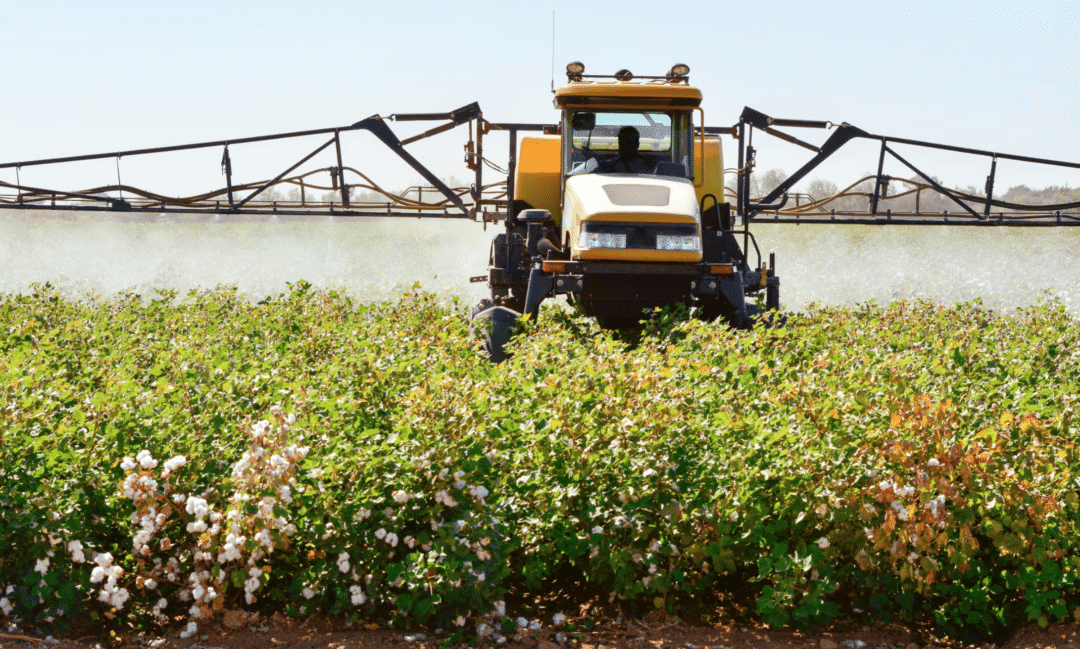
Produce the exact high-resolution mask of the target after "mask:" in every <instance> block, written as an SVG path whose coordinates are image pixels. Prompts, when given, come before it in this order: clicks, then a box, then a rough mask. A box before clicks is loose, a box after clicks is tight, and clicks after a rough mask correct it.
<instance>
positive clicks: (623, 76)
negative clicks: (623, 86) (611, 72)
mask: <svg viewBox="0 0 1080 649" xmlns="http://www.w3.org/2000/svg"><path fill="white" fill-rule="evenodd" d="M615 78H616V79H618V80H619V81H630V80H631V79H633V78H634V73H633V72H631V71H629V70H627V69H626V68H623V69H622V70H619V71H618V72H616V73H615Z"/></svg>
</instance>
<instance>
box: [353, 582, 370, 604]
mask: <svg viewBox="0 0 1080 649" xmlns="http://www.w3.org/2000/svg"><path fill="white" fill-rule="evenodd" d="M349 600H350V601H351V602H352V605H353V606H363V605H364V602H366V601H367V594H365V593H364V589H363V588H361V587H360V586H357V585H355V584H354V585H352V586H349Z"/></svg>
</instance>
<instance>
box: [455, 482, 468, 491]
mask: <svg viewBox="0 0 1080 649" xmlns="http://www.w3.org/2000/svg"><path fill="white" fill-rule="evenodd" d="M468 486H469V483H468V482H465V481H464V480H458V481H457V482H455V483H454V489H464V488H465V487H468Z"/></svg>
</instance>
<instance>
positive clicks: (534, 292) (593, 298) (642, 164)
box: [485, 62, 779, 327]
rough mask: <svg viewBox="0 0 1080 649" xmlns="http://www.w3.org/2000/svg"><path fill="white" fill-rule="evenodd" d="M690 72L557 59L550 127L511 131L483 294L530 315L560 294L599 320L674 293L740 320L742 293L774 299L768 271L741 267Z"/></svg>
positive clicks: (635, 313) (657, 304)
mask: <svg viewBox="0 0 1080 649" xmlns="http://www.w3.org/2000/svg"><path fill="white" fill-rule="evenodd" d="M689 71H690V70H689V67H687V66H685V65H676V66H673V67H672V69H671V70H670V71H669V72H668V73H667V74H666V75H664V76H657V77H635V76H634V75H633V74H632V73H631V72H629V71H628V70H620V71H619V72H616V73H615V74H614V75H586V74H585V71H584V66H583V65H582V64H581V63H578V62H574V63H571V64H570V65H568V66H567V83H565V84H563V85H562V86H560V87H559V88H557V89H556V90H555V107H556V108H558V109H559V110H560V112H561V119H560V123H559V129H558V130H559V135H558V136H554V135H550V136H535V137H525V138H523V139H522V142H521V149H520V154H519V156H518V165H517V167H516V169H515V173H514V177H513V179H512V180H513V183H514V184H513V190H514V197H515V199H516V200H515V201H514V203H513V204H512V205H511V206H510V213H509V216H508V218H507V221H506V226H507V231H506V233H505V234H500V235H498V236H497V237H496V239H495V241H494V242H493V245H492V254H491V265H490V279H489V283H490V286H491V287H492V301H491V305H501V306H502V307H503V308H506V309H509V310H511V311H515V312H519V313H525V314H529V315H531V316H532V317H536V316H537V315H538V313H539V305H540V303H541V302H542V301H543V300H544V299H546V298H547V297H552V296H555V295H560V294H565V295H566V296H567V298H568V299H569V301H570V302H571V303H572V304H574V305H576V306H577V308H579V309H580V310H581V311H582V312H583V313H585V314H586V315H589V316H593V317H595V318H596V320H597V322H598V323H599V324H600V325H601V326H603V327H625V326H633V325H635V324H636V323H637V322H639V321H640V320H641V319H643V318H644V317H646V316H647V312H648V311H650V310H653V309H657V308H662V307H667V306H672V305H676V304H684V305H687V306H689V307H692V308H696V310H697V312H698V313H699V314H701V315H702V316H704V317H706V318H709V319H714V318H717V317H724V318H725V319H726V320H727V321H728V322H730V323H731V324H732V325H734V326H737V327H747V326H750V324H751V323H752V320H753V315H754V314H755V309H754V307H753V305H751V304H750V303H748V301H747V299H746V297H747V296H748V295H754V294H757V293H758V292H760V291H766V290H767V299H766V302H767V304H768V305H769V306H772V307H774V308H775V307H776V306H777V305H778V302H779V297H778V295H779V281H778V280H777V279H776V278H775V277H774V276H773V275H772V272H771V271H767V270H766V268H765V266H763V265H761V264H760V261H759V265H758V267H757V268H753V269H752V268H750V266H749V265H748V264H747V259H746V255H745V254H744V253H743V247H740V245H739V243H738V242H737V241H736V239H735V237H734V235H733V233H732V230H731V228H732V223H731V217H730V209H729V207H728V205H727V203H726V202H723V200H722V198H721V197H723V196H724V178H723V156H722V152H721V147H720V139H719V136H718V135H711V136H707V135H706V133H705V129H704V128H703V127H695V122H699V123H701V124H703V123H704V113H703V111H702V109H701V100H702V94H701V91H700V90H699V89H698V88H695V87H693V86H691V85H690V83H689V77H688V76H687V75H688V74H689ZM485 306H490V305H485Z"/></svg>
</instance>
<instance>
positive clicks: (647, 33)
mask: <svg viewBox="0 0 1080 649" xmlns="http://www.w3.org/2000/svg"><path fill="white" fill-rule="evenodd" d="M675 8H676V7H675V5H672V4H671V3H657V2H638V1H633V0H631V1H623V2H590V3H581V2H564V1H562V0H559V1H556V2H548V3H543V2H530V3H511V2H470V1H467V0H463V1H459V2H452V3H449V2H439V3H435V2H407V1H400V2H394V3H390V2H380V3H369V2H356V1H354V2H340V1H331V0H324V1H320V0H308V1H306V2H303V3H300V2H278V1H273V0H267V1H262V2H245V1H228V2H226V1H222V0H215V1H213V2H203V1H200V0H189V1H185V2H176V1H150V0H142V1H140V2H121V1H111V2H110V1H104V0H102V1H98V2H85V1H82V2H61V1H57V0H35V1H34V2H26V1H23V0H0V21H2V24H3V28H2V29H3V31H4V34H3V37H2V38H0V61H3V72H2V73H0V83H2V90H0V162H16V161H23V160H33V159H40V158H47V157H53V156H65V155H76V154H87V153H98V152H105V151H115V150H123V149H131V148H141V147H153V146H162V145H170V144H180V143H189V142H200V141H209V140H218V139H229V138H238V137H246V136H254V135H263V134H268V133H276V132H284V131H294V130H303V129H313V128H321V127H332V126H342V125H348V124H352V123H354V122H356V121H358V120H360V119H362V118H364V117H367V116H369V115H373V114H381V115H389V114H391V113H408V112H442V111H448V110H451V109H453V108H457V107H459V106H463V105H465V104H468V103H470V102H473V101H476V102H479V104H480V106H481V108H482V109H483V111H484V116H485V117H486V118H487V119H489V120H491V121H495V122H500V121H501V122H540V123H554V122H555V121H556V120H557V117H558V116H557V114H556V111H555V110H554V108H553V106H552V102H551V83H552V68H553V61H554V72H555V79H554V80H555V83H556V84H557V83H559V82H560V81H562V80H565V74H564V72H563V70H564V68H565V65H566V63H568V62H569V61H573V60H579V61H582V62H584V64H585V66H586V72H587V73H603V74H610V73H613V72H614V71H615V70H617V69H619V68H628V69H630V70H632V71H634V72H635V73H637V74H642V75H645V74H663V73H664V72H666V71H667V69H668V68H669V67H670V66H671V65H672V64H674V63H677V62H679V63H686V64H688V65H689V66H690V68H691V72H690V80H691V83H692V84H693V85H697V86H699V87H700V88H701V89H702V92H703V93H704V96H705V100H704V104H703V106H704V110H705V116H706V123H707V124H708V125H710V126H730V125H733V124H735V123H736V122H737V121H738V117H739V114H740V112H741V111H742V108H743V106H751V107H753V108H755V109H757V110H760V111H762V112H765V113H767V114H769V115H773V116H776V117H787V118H801V119H815V120H829V121H832V122H834V123H840V122H848V123H851V124H854V125H856V126H859V127H861V128H863V129H865V130H867V131H870V132H871V133H878V134H885V135H891V136H896V137H907V138H913V139H921V140H928V141H935V142H944V143H948V144H954V145H959V146H966V147H974V148H980V149H989V150H995V151H1001V152H1007V153H1017V154H1023V155H1031V156H1037V157H1045V158H1053V159H1061V160H1068V161H1077V162H1080V46H1078V43H1080V3H1078V2H1062V3H993V2H991V3H948V2H945V3H941V2H935V3H925V2H914V3H912V2H904V3H887V4H882V5H874V4H871V3H858V4H856V3H831V2H813V3H798V4H794V3H783V2H781V3H771V4H769V5H768V6H767V8H764V9H763V8H762V6H761V5H759V4H755V3H734V2H715V3H708V4H701V3H694V4H693V5H686V7H685V10H684V11H681V12H678V13H676V12H675ZM553 13H554V20H553ZM553 27H554V38H553ZM393 128H394V129H395V130H396V131H398V132H399V133H401V134H408V133H410V132H414V131H415V128H412V127H411V125H402V124H395V125H393ZM791 132H792V133H794V134H796V135H799V136H800V137H803V138H804V139H807V140H810V141H814V142H821V141H822V140H823V139H824V137H825V136H826V135H827V134H826V133H822V132H820V131H803V130H798V131H796V130H791ZM462 134H463V130H462V129H458V130H456V131H455V132H452V133H449V134H445V135H440V136H438V137H437V138H434V139H433V140H431V141H429V142H427V143H423V144H417V145H412V146H410V150H412V151H413V152H414V153H415V154H416V155H417V156H418V157H420V158H421V159H423V160H425V161H426V162H429V163H430V165H431V166H432V167H433V168H435V170H436V172H437V173H438V174H439V175H442V176H456V177H459V178H462V177H465V176H466V171H465V168H464V166H463V165H462V163H461V160H462V148H461V147H462V145H463V143H464V138H463V137H462ZM365 138H367V139H365ZM767 140H768V138H764V137H760V136H759V137H758V138H757V139H755V146H759V156H758V162H759V167H758V168H759V169H761V170H764V169H770V168H781V169H784V170H785V171H787V172H789V173H790V172H792V171H794V170H795V169H796V168H797V167H798V166H799V165H800V164H801V163H802V162H803V161H805V160H806V159H807V157H808V152H806V151H804V150H802V149H798V148H795V147H792V146H791V145H788V144H784V143H781V142H779V141H777V142H776V143H775V144H773V143H770V142H767ZM505 142H506V141H505V140H499V139H498V138H494V139H491V140H489V141H488V142H487V144H488V150H489V151H491V152H492V157H493V158H495V159H496V160H500V159H505V150H504V147H505V146H506V144H505ZM320 143H321V140H320V141H317V140H311V141H310V142H305V143H296V144H295V147H296V148H292V149H286V148H272V147H271V148H268V149H262V150H259V151H255V150H251V151H250V152H248V151H247V150H244V151H240V150H237V151H236V152H235V153H234V167H236V169H237V174H238V179H239V180H241V181H244V180H255V179H261V178H264V177H268V175H272V174H274V173H276V172H277V171H282V170H284V168H285V167H287V166H288V165H290V164H291V163H292V162H294V161H296V160H298V159H299V158H300V157H302V156H303V155H304V154H305V153H306V152H307V151H308V150H310V149H312V148H314V147H315V146H317V145H318V144H320ZM724 145H725V147H726V151H727V152H728V159H727V165H726V166H728V167H732V166H734V160H735V159H734V146H733V141H732V140H731V139H730V138H725V140H724ZM290 146H294V145H290ZM343 146H344V147H345V156H346V163H347V164H349V165H351V166H354V167H357V168H361V169H362V170H364V171H366V172H371V175H372V176H373V177H374V178H376V179H377V180H379V181H380V182H382V183H384V184H386V185H388V186H391V187H400V186H402V183H406V182H409V181H408V178H407V175H405V173H404V172H403V170H402V168H401V166H400V165H396V163H394V162H393V161H389V160H388V159H387V158H386V157H385V156H384V155H383V154H382V153H381V150H380V148H379V147H378V146H377V145H376V144H375V143H374V140H373V139H371V138H370V137H369V136H365V135H362V134H352V135H350V136H347V137H346V139H345V140H344V141H343ZM493 148H498V153H495V152H494V151H493V150H492V149H493ZM238 149H239V148H238ZM904 151H905V152H907V150H904ZM220 156H221V153H220V151H213V152H204V153H203V154H192V155H187V156H171V157H166V158H162V159H160V160H158V161H155V162H153V163H150V162H146V163H143V162H142V161H138V160H132V159H124V160H121V161H120V162H119V167H120V169H119V173H120V175H121V176H122V178H123V180H124V181H125V182H127V183H130V184H142V185H144V186H152V187H164V188H167V189H168V190H169V191H173V190H175V193H182V192H184V191H186V190H187V189H188V188H189V187H190V188H195V187H198V188H201V189H206V188H207V183H209V184H210V185H212V186H213V185H215V184H216V185H217V186H221V185H223V182H222V178H221V170H220V164H219V163H220ZM908 157H909V159H910V160H912V162H915V163H916V164H917V165H925V166H926V167H927V170H928V171H930V172H931V173H932V174H933V175H935V176H937V177H939V178H940V179H942V180H944V181H945V182H946V184H949V185H953V186H967V185H977V186H979V187H981V186H982V184H983V181H984V178H985V176H986V174H987V173H988V172H989V161H988V160H973V161H967V160H960V159H959V158H958V157H956V156H937V157H935V156H933V155H929V154H926V153H925V152H919V151H913V152H911V153H910V154H908ZM317 162H319V160H315V161H313V164H314V163H317ZM324 162H329V161H328V160H327V161H324ZM876 163H877V151H876V146H873V145H872V144H871V145H869V146H863V147H861V148H859V147H856V148H855V149H853V150H852V152H851V155H850V156H849V157H848V158H844V159H843V160H840V159H838V161H837V162H836V163H835V164H831V165H830V166H829V167H826V168H823V169H821V170H819V171H818V172H815V173H814V174H811V176H810V178H815V177H823V178H828V179H831V180H833V181H834V182H836V183H837V184H839V185H840V186H841V187H843V186H844V185H846V184H847V182H848V181H852V180H855V179H857V177H858V176H859V175H860V174H861V172H865V171H868V170H870V169H871V168H872V167H874V166H875V165H876ZM117 166H118V165H117V161H115V160H111V161H105V162H99V163H86V164H83V165H80V166H76V167H68V168H66V169H45V168H34V169H30V168H25V169H23V170H22V171H21V172H20V173H21V174H22V178H21V180H22V181H23V182H24V183H26V184H28V185H38V186H64V187H65V188H71V185H70V183H82V182H85V183H89V184H92V183H95V182H96V183H98V184H104V183H109V182H114V181H115V179H116V176H117V173H118V170H117ZM886 172H887V173H888V172H889V169H887V170H886ZM894 173H895V174H896V175H905V176H910V174H909V173H907V172H906V170H902V169H895V170H894ZM15 179H16V178H15V174H14V172H13V171H12V170H6V169H5V170H0V180H6V181H8V182H13V181H15ZM99 179H100V180H99ZM155 183H157V184H156V185H155ZM1017 184H1028V185H1029V186H1033V187H1043V186H1049V185H1068V186H1070V187H1077V186H1080V170H1071V171H1063V170H1057V169H1052V168H1037V167H1033V166H1031V165H1020V164H1004V163H1003V164H1000V165H999V169H998V179H997V185H998V187H1002V186H1006V187H1007V186H1012V185H1017Z"/></svg>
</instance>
